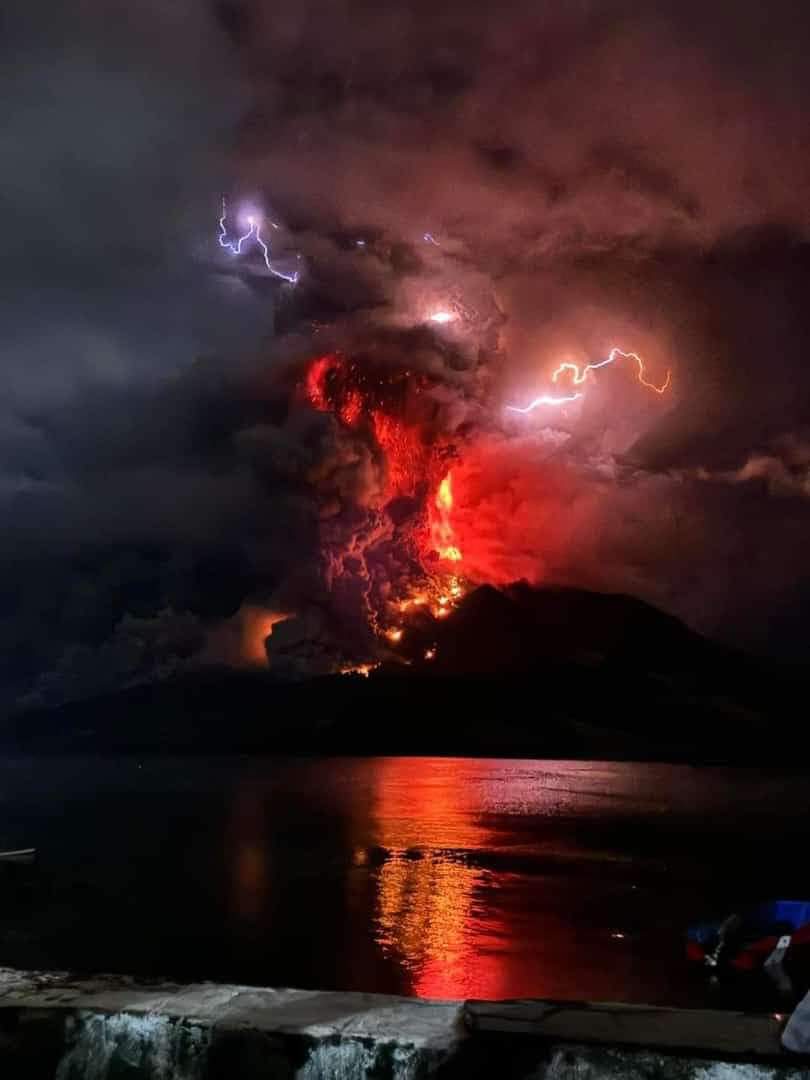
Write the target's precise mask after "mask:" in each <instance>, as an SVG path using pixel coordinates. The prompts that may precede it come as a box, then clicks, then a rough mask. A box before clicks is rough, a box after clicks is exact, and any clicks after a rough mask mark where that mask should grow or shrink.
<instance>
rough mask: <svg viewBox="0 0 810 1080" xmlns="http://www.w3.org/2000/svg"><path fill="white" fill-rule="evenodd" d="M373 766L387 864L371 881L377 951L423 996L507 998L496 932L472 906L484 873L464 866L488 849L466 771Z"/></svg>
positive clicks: (412, 762) (459, 765) (392, 762)
mask: <svg viewBox="0 0 810 1080" xmlns="http://www.w3.org/2000/svg"><path fill="white" fill-rule="evenodd" d="M378 764H379V768H378V770H377V773H376V783H375V802H374V810H373V813H374V816H375V819H376V827H377V839H378V843H379V844H380V846H381V847H383V848H385V849H386V851H387V852H389V857H388V858H387V859H386V861H385V862H384V863H383V865H382V866H381V867H380V870H379V877H378V885H377V896H376V911H375V927H374V932H375V938H376V941H377V944H378V945H379V947H380V948H381V949H382V951H383V952H384V953H385V954H386V955H387V956H390V957H392V958H393V959H395V960H397V961H398V962H399V964H400V965H401V966H402V967H403V969H404V970H405V971H406V972H407V974H408V975H409V977H410V980H411V989H412V992H413V993H414V994H417V995H419V996H420V997H436V998H459V997H468V996H476V997H490V998H497V997H501V996H504V994H505V993H506V992H507V984H506V982H505V981H504V978H505V972H504V970H503V962H502V961H503V957H502V955H501V954H500V953H499V952H498V951H497V948H496V946H497V939H498V936H499V934H498V931H499V929H500V928H499V927H498V926H497V925H494V924H492V923H491V920H487V919H486V917H485V915H484V913H483V911H482V910H481V909H480V905H478V904H477V901H476V893H477V891H478V890H479V889H480V888H481V887H482V886H483V885H484V884H485V881H486V878H487V876H488V873H487V871H485V870H482V869H480V868H479V867H476V866H474V865H471V864H470V863H469V862H468V861H466V860H465V857H464V854H465V852H473V851H476V850H480V849H482V848H484V847H486V845H487V844H488V843H489V842H490V840H491V836H490V832H489V830H488V829H487V828H485V827H484V826H482V825H481V824H480V823H479V821H478V820H477V815H478V814H479V813H480V802H479V801H478V798H477V795H478V792H477V791H476V790H475V789H471V787H470V785H469V784H468V783H467V782H466V781H467V777H466V776H465V775H463V773H464V771H465V770H466V771H468V769H469V766H468V764H466V763H463V762H458V761H454V760H452V759H431V760H426V759H417V758H388V759H382V760H380V761H379V763H378ZM454 774H455V775H454ZM488 921H489V922H490V924H489V925H488Z"/></svg>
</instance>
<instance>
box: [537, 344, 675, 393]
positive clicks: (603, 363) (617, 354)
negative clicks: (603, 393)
mask: <svg viewBox="0 0 810 1080" xmlns="http://www.w3.org/2000/svg"><path fill="white" fill-rule="evenodd" d="M617 359H621V360H635V362H636V363H637V364H638V381H639V382H640V383H641V385H642V386H646V387H647V389H648V390H654V391H655V393H656V394H663V393H664V392H665V391H666V390H668V389H669V385H670V383H671V382H672V372H671V371H668V372H667V377H666V378H665V379H664V381H663V382H662V383H661V385H660V386H656V385H655V383H651V382H647V380H646V379H645V378H644V361H643V360H642V359H641V357H640V356H639V355H638V353H634V352H622V350H621V349H617V348H613V349H611V350H610V353H609V354H608V357H607V360H599V361H598V362H597V363H596V364H586V365H585V366H584V367H583V368H580V366H579V364H573V363H571V362H570V361H566V363H564V364H560V366H559V367H558V368H557V370H556V371H555V372H554V374H553V375H552V376H551V381H552V382H556V381H557V379H558V378H559V377H560V375H562V374H563V373H564V372H566V371H572V372H573V373H574V377H573V379H572V380H571V381H572V383H573V384H574V386H581V385H582V383H584V382H585V379H586V378H587V376H588V372H589V371H597V370H598V369H599V368H603V367H607V365H608V364H612V363H613V362H614V361H615V360H617Z"/></svg>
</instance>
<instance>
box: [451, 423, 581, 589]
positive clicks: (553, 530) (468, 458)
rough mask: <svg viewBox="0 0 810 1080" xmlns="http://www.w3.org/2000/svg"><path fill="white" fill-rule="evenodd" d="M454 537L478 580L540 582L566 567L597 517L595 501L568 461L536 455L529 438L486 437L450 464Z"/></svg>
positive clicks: (466, 571) (469, 574) (469, 576)
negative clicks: (565, 462)
mask: <svg viewBox="0 0 810 1080" xmlns="http://www.w3.org/2000/svg"><path fill="white" fill-rule="evenodd" d="M448 521H449V524H450V525H451V528H452V536H453V542H454V544H455V546H456V547H457V548H458V550H459V551H460V552H463V561H462V562H461V564H460V566H461V567H463V573H464V577H465V578H466V579H468V580H470V581H473V582H475V583H477V584H490V585H507V584H511V583H512V582H515V581H521V580H523V581H528V582H529V583H531V584H539V583H541V582H543V581H546V580H548V579H549V578H550V577H552V576H554V577H556V578H557V579H559V578H560V573H559V571H560V569H561V568H564V567H565V566H566V565H567V564H568V554H569V552H570V550H571V548H572V546H573V545H575V544H576V543H578V542H579V538H580V537H581V536H582V535H583V534H585V535H588V534H589V532H590V528H591V525H592V522H593V506H592V500H591V499H590V498H588V497H587V496H586V495H585V494H584V492H583V490H582V488H581V485H580V484H579V483H578V482H577V480H576V478H575V477H574V476H573V475H572V474H571V473H570V472H569V471H568V470H567V469H565V468H564V467H563V466H561V465H558V464H553V463H551V462H547V461H543V460H538V458H537V447H536V445H535V444H534V443H532V442H531V440H514V439H513V440H502V439H496V438H493V439H486V440H482V441H479V442H477V443H474V444H471V445H469V446H467V447H465V450H464V453H463V455H462V456H461V457H460V459H459V460H458V462H457V463H456V464H455V465H454V467H453V505H452V515H451V517H450V518H448Z"/></svg>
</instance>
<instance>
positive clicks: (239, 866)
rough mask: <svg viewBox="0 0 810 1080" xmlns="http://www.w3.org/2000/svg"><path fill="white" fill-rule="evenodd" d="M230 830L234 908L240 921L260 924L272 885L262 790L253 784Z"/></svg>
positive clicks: (243, 792) (246, 790) (243, 793)
mask: <svg viewBox="0 0 810 1080" xmlns="http://www.w3.org/2000/svg"><path fill="white" fill-rule="evenodd" d="M230 828H231V840H230V843H229V844H228V849H229V851H230V853H231V858H232V860H233V863H232V868H231V881H232V909H233V912H234V914H235V915H236V916H237V918H239V919H240V920H244V921H246V922H256V921H257V920H258V919H259V918H260V917H261V915H262V912H263V911H264V907H265V903H266V900H267V894H268V890H269V885H270V881H269V868H268V865H267V836H266V831H267V829H266V821H265V812H264V800H263V797H262V791H261V789H260V788H256V787H254V786H253V785H250V786H247V787H244V788H242V789H240V790H239V792H238V794H237V796H236V802H235V804H234V808H233V815H232V820H231V823H230Z"/></svg>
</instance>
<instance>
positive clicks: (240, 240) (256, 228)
mask: <svg viewBox="0 0 810 1080" xmlns="http://www.w3.org/2000/svg"><path fill="white" fill-rule="evenodd" d="M227 217H228V206H227V203H226V201H225V197H224V196H223V198H222V215H221V217H220V219H219V236H218V238H217V239H218V240H219V246H220V247H221V248H222V249H223V251H228V252H230V253H231V255H241V254H242V245H243V244H248V243H249V242H250V241H251V240H255V242H256V245H257V246H258V248H259V250H260V251H261V253H262V258H263V259H264V265H265V266H266V267H267V269H268V270H269V271H270V273H271V274H272V275H273V276H274V277H277V278H281V279H282V281H287V282H289V284H290V285H296V284H297V283H298V271H297V270H296V271H295V272H294V273H292V274H285V273H284V271H283V270H279V269H278V268H277V267H275V266H274V265H273V261H272V259H271V258H270V245H269V244H268V243H267V241H266V240H265V239H264V237H263V236H262V219H261V216H259V215H257V214H250V215H249V216H248V218H247V223H248V230H247V232H246V233H244V234H243V235H242V236H238V237H237V238H236V240H230V239H229V238H228V227H227V225H226V224H225V221H226V219H227ZM270 224H271V225H272V226H273V228H274V229H277V228H278V225H277V224H276V223H275V222H274V221H271V222H270Z"/></svg>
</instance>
